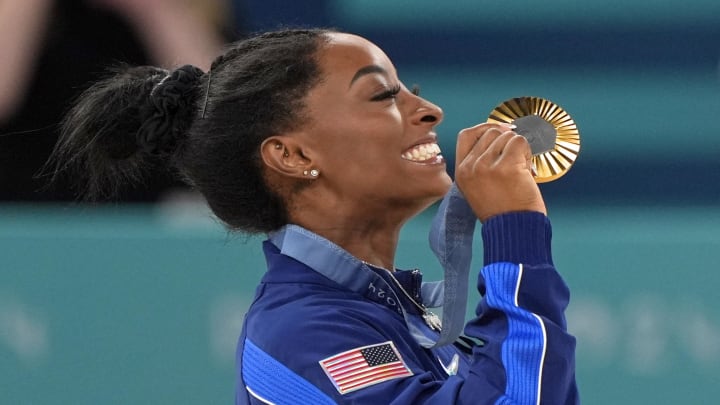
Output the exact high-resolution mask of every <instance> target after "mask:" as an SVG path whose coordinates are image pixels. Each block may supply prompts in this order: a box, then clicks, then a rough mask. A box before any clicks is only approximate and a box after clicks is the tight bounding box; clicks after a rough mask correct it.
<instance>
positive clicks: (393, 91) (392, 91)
mask: <svg viewBox="0 0 720 405" xmlns="http://www.w3.org/2000/svg"><path fill="white" fill-rule="evenodd" d="M400 90H401V88H400V86H399V85H398V86H394V87H392V88H389V89H387V90H385V91H383V92H382V93H380V94H378V95H376V96H373V98H371V99H370V101H383V100H387V99H390V98H395V96H397V95H398V93H400Z"/></svg>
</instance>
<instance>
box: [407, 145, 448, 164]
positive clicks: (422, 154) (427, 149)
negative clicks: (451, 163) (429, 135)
mask: <svg viewBox="0 0 720 405" xmlns="http://www.w3.org/2000/svg"><path fill="white" fill-rule="evenodd" d="M439 154H440V146H438V144H436V143H426V144H423V145H418V146H415V147H414V148H412V149H411V150H409V151H407V152H405V153H403V154H402V158H403V159H405V160H411V161H414V162H423V161H426V160H428V159H432V158H434V157H436V156H437V155H439Z"/></svg>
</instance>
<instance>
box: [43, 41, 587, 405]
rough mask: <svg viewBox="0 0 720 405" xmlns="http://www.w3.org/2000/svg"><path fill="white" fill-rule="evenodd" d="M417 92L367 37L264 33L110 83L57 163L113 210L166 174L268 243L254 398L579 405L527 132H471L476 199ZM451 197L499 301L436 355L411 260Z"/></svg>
mask: <svg viewBox="0 0 720 405" xmlns="http://www.w3.org/2000/svg"><path fill="white" fill-rule="evenodd" d="M416 93H417V92H412V91H409V90H408V89H407V88H406V87H405V86H403V84H402V83H401V82H400V80H399V79H398V77H397V73H396V71H395V68H394V67H393V65H392V63H391V62H390V60H389V59H388V57H387V56H386V55H385V54H384V53H383V52H382V51H381V50H380V49H379V48H378V47H377V46H375V45H373V44H372V43H370V42H368V41H367V40H365V39H363V38H361V37H358V36H354V35H350V34H345V33H339V32H334V31H324V30H288V31H281V32H273V33H267V34H263V35H260V36H257V37H254V38H250V39H248V40H245V41H243V42H240V43H238V44H236V45H234V46H233V47H232V48H230V49H229V50H228V51H227V52H226V53H225V54H224V55H223V56H221V57H220V58H218V59H217V60H216V61H215V62H214V63H213V65H212V67H211V69H210V71H209V72H208V73H207V74H203V72H202V71H200V70H198V69H196V68H193V67H191V66H184V67H182V68H180V69H177V70H175V71H173V72H166V71H163V70H159V69H155V68H150V67H143V68H135V69H128V70H124V71H121V72H120V73H118V74H117V75H116V76H114V77H112V78H110V79H108V80H106V81H104V82H101V83H98V84H97V85H96V86H94V87H93V88H91V89H89V90H88V91H87V92H86V93H85V94H84V95H83V97H82V98H81V99H80V101H79V103H78V104H77V105H76V107H75V108H74V109H73V111H72V112H71V114H70V115H69V116H68V119H67V120H66V122H65V131H64V134H63V138H62V140H61V141H60V142H59V144H58V147H57V151H56V155H55V156H56V164H57V167H56V169H57V171H58V172H59V171H62V170H63V169H68V170H71V173H76V174H77V175H80V176H83V175H84V179H85V181H84V182H82V186H83V191H84V192H85V193H86V194H87V195H89V196H91V197H97V196H106V195H110V194H112V192H114V191H116V190H117V188H118V187H119V186H120V180H136V179H139V178H140V177H141V174H142V173H143V170H144V168H145V167H146V166H147V165H148V164H149V165H152V164H154V163H156V162H158V161H165V162H168V163H170V164H171V165H172V166H173V167H175V168H177V169H178V171H179V173H180V174H181V175H182V176H183V178H184V179H186V180H187V181H188V182H189V183H190V184H192V185H193V186H194V187H195V188H197V190H199V191H200V192H201V193H202V194H203V195H204V196H205V198H206V199H207V202H208V204H209V205H210V207H211V208H212V210H213V212H214V213H215V214H216V215H217V216H218V217H219V218H220V219H221V220H223V221H224V222H225V223H226V224H227V225H228V226H229V227H230V228H232V229H235V230H239V231H242V232H247V233H268V235H269V238H268V240H267V241H266V242H264V245H263V247H264V251H265V255H266V257H267V263H268V271H267V273H266V274H265V276H264V278H263V280H262V282H261V284H260V286H259V287H258V289H257V295H256V297H255V300H254V302H253V304H252V306H251V308H250V310H249V313H248V314H247V316H246V321H245V326H244V328H243V331H242V335H241V337H240V341H239V345H238V364H237V367H238V380H237V384H238V386H237V399H236V401H237V403H238V404H247V403H252V404H259V403H278V404H282V403H294V404H325V403H328V404H329V403H363V404H386V403H393V404H453V403H477V404H489V403H517V404H526V403H527V404H529V403H540V402H542V403H547V404H565V403H577V402H578V397H577V389H576V384H575V377H574V339H573V337H572V336H570V335H568V334H567V332H566V328H565V321H564V315H563V311H564V309H565V307H566V305H567V301H568V291H567V287H566V286H565V284H564V283H563V281H562V280H561V278H560V276H559V275H558V274H557V273H556V272H555V269H554V268H553V265H552V259H551V254H550V224H549V222H548V219H547V218H546V216H545V214H546V209H545V205H544V202H543V199H542V196H541V194H540V191H539V189H538V187H537V185H536V184H535V182H534V180H533V176H532V174H531V169H530V158H531V153H530V149H529V146H528V144H527V141H526V140H525V139H524V138H522V137H521V136H519V135H517V134H515V133H514V132H512V131H511V127H510V126H501V125H495V124H480V125H478V126H475V127H473V128H469V129H466V130H464V131H462V132H461V133H460V134H459V136H458V140H457V151H456V159H457V162H458V163H457V167H456V172H455V173H456V182H457V187H458V188H459V190H460V191H461V192H462V194H460V193H459V192H458V191H457V189H456V188H454V187H455V186H452V181H451V179H450V177H449V176H448V175H447V173H446V167H445V163H444V160H443V158H442V155H441V154H440V149H439V147H438V144H437V135H436V133H435V132H434V128H435V127H436V126H437V125H438V124H439V123H440V122H441V120H442V118H443V113H442V111H441V110H440V108H438V107H437V106H435V105H433V104H431V103H430V102H428V101H426V100H424V99H422V98H421V97H419V95H418V94H416ZM73 169H74V170H73ZM451 187H453V188H452V191H450V192H449V190H451ZM445 195H454V196H455V197H456V198H455V200H454V202H453V201H450V202H449V203H448V204H456V205H457V203H458V201H459V200H458V198H459V199H460V200H462V203H464V204H466V205H469V207H470V208H471V209H472V212H473V213H474V215H475V216H476V218H477V219H479V220H480V221H481V222H482V223H483V241H484V244H485V246H484V247H485V248H484V252H485V253H484V255H485V258H484V259H485V266H484V268H483V269H482V272H481V275H480V276H479V277H478V289H479V291H480V293H482V294H483V296H484V298H483V299H482V300H481V302H480V304H479V305H478V307H477V311H476V313H477V317H476V318H474V319H473V320H471V321H470V322H469V323H468V324H467V325H466V327H465V335H466V336H465V337H460V338H458V339H457V340H455V341H454V342H453V341H452V340H451V344H448V345H437V344H436V343H438V334H439V330H440V329H441V327H440V326H439V325H438V324H437V322H436V320H435V319H434V318H433V316H432V315H431V314H430V313H429V312H428V311H427V309H426V307H425V305H424V304H423V303H424V302H427V301H428V297H423V294H425V293H426V292H428V291H430V290H426V289H425V288H424V287H422V286H421V284H420V283H421V275H420V273H419V272H418V271H416V270H415V271H402V270H398V269H395V267H394V259H395V251H396V246H397V243H398V237H399V233H400V229H401V227H402V226H403V224H404V223H405V222H406V221H407V220H409V219H410V218H411V217H413V216H414V215H416V214H418V213H419V212H421V211H423V210H424V209H426V208H428V207H429V206H430V205H431V204H433V203H434V202H436V201H438V200H439V199H441V198H443V196H445ZM458 196H460V197H458ZM462 196H464V198H465V199H464V200H463V199H462V198H461V197H462ZM465 201H466V202H465ZM444 204H445V202H444ZM445 207H446V208H447V206H445ZM468 211H469V210H468ZM476 218H470V219H469V220H468V221H467V222H469V223H470V224H474V222H475V221H476ZM448 224H449V223H448ZM449 225H450V224H449ZM461 225H462V226H461V227H465V229H467V226H465V225H464V224H461ZM448 232H452V230H451V231H448ZM450 236H451V238H450V240H452V237H453V236H455V235H450Z"/></svg>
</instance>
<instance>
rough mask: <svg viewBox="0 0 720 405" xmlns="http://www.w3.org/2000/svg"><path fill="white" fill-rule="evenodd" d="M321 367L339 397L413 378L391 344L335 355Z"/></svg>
mask: <svg viewBox="0 0 720 405" xmlns="http://www.w3.org/2000/svg"><path fill="white" fill-rule="evenodd" d="M320 366H321V367H322V368H323V370H324V371H325V374H327V376H328V377H329V378H330V381H332V383H333V385H335V388H337V390H338V392H339V393H340V394H347V393H348V392H352V391H357V390H359V389H361V388H365V387H369V386H371V385H375V384H378V383H381V382H383V381H388V380H393V379H396V378H402V377H409V376H411V375H413V373H412V371H410V369H409V368H408V367H407V365H406V364H405V362H404V361H403V359H402V356H401V355H400V352H398V351H397V349H396V348H395V345H394V344H393V342H392V341H387V342H385V343H378V344H375V345H369V346H362V347H358V348H355V349H352V350H348V351H346V352H342V353H340V354H336V355H334V356H331V357H328V358H327V359H325V360H320Z"/></svg>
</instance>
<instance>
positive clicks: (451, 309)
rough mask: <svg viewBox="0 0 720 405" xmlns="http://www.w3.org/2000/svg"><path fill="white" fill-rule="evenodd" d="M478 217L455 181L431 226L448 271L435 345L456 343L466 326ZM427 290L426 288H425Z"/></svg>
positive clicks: (435, 245)
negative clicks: (469, 280)
mask: <svg viewBox="0 0 720 405" xmlns="http://www.w3.org/2000/svg"><path fill="white" fill-rule="evenodd" d="M476 223H477V217H476V216H475V213H474V212H473V210H472V208H470V205H469V204H468V203H467V201H466V200H465V197H463V195H462V193H461V192H460V189H458V188H457V185H456V184H455V183H453V185H452V187H451V188H450V191H449V192H448V193H447V194H446V195H445V198H443V200H442V202H441V203H440V207H439V208H438V212H437V214H435V218H434V219H433V222H432V227H431V228H430V236H429V240H430V248H431V249H432V251H433V253H435V256H436V257H437V259H438V261H439V262H440V265H441V266H442V267H443V271H444V273H445V277H444V286H445V289H444V294H443V313H442V325H443V327H442V332H441V333H440V338H439V339H438V340H437V341H436V342H435V344H434V346H443V345H447V344H451V343H453V342H454V341H455V340H456V339H457V338H458V337H459V336H460V334H461V333H462V331H463V327H464V326H465V310H466V305H467V293H468V276H469V274H470V264H471V262H472V245H473V235H474V233H475V224H476ZM423 293H424V291H423Z"/></svg>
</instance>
